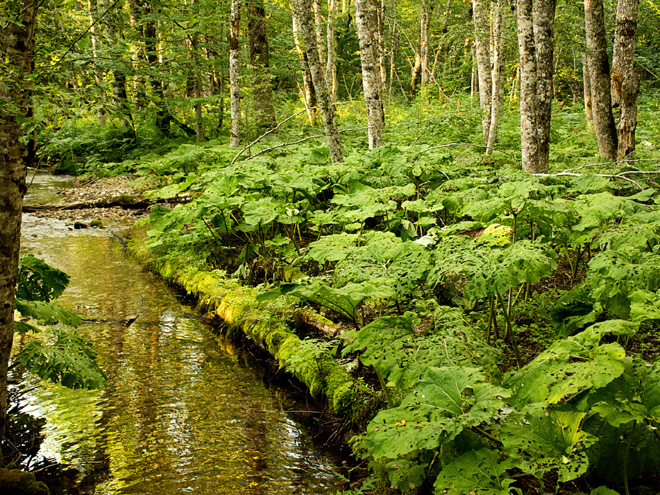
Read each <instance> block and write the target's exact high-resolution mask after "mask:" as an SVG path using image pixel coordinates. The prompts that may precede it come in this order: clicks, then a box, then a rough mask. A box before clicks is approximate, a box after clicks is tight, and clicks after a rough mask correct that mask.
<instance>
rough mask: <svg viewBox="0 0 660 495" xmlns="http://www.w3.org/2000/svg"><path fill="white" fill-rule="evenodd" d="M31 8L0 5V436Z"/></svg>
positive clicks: (27, 3)
mask: <svg viewBox="0 0 660 495" xmlns="http://www.w3.org/2000/svg"><path fill="white" fill-rule="evenodd" d="M37 8H38V5H37V2H34V1H33V0H22V1H16V2H2V3H0V57H2V61H3V63H2V65H0V101H2V102H3V105H2V106H1V107H0V149H1V150H2V153H1V154H0V439H2V438H3V437H4V431H5V424H6V417H7V373H8V369H7V367H8V364H9V356H10V353H11V347H12V342H13V339H14V294H15V290H16V278H17V275H18V255H19V251H20V240H21V217H22V209H23V196H24V195H25V192H26V186H25V175H26V171H27V166H28V164H29V162H30V160H31V158H32V157H33V154H32V152H31V151H30V148H28V147H26V146H25V145H24V144H23V138H24V137H25V135H24V131H23V128H22V125H21V123H22V121H24V120H25V119H26V118H30V117H32V100H31V93H30V90H29V89H28V86H29V83H28V80H29V76H30V73H31V72H32V67H33V59H34V42H35V39H34V37H35V26H36V16H37ZM33 149H34V143H33V144H32V150H33ZM0 454H1V451H0Z"/></svg>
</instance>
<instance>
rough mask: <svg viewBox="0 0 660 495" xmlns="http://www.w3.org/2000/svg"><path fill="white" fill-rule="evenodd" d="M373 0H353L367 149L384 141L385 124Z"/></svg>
mask: <svg viewBox="0 0 660 495" xmlns="http://www.w3.org/2000/svg"><path fill="white" fill-rule="evenodd" d="M375 1H376V0H355V22H356V24H357V31H358V40H359V42H360V60H361V61H362V87H363V90H364V101H365V104H366V106H367V125H368V126H369V130H368V133H369V149H375V148H378V147H379V146H381V145H382V144H383V140H382V137H381V135H382V130H383V126H384V124H385V115H384V112H383V97H382V82H381V79H380V67H379V65H378V62H377V60H378V58H377V53H378V47H377V43H378V38H377V36H376V32H375V31H376V22H377V21H376V12H375V10H376V9H375V5H374V3H375Z"/></svg>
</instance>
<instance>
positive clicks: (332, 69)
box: [325, 0, 339, 103]
mask: <svg viewBox="0 0 660 495" xmlns="http://www.w3.org/2000/svg"><path fill="white" fill-rule="evenodd" d="M338 5H339V3H338V0H328V23H327V45H328V63H327V67H326V69H325V80H326V82H327V84H328V94H329V95H330V101H331V102H332V103H334V102H335V101H337V54H336V52H335V45H336V43H335V19H336V17H337V10H338V9H337V7H338Z"/></svg>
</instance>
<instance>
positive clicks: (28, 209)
mask: <svg viewBox="0 0 660 495" xmlns="http://www.w3.org/2000/svg"><path fill="white" fill-rule="evenodd" d="M191 199H192V198H191V197H190V196H176V197H174V198H167V199H155V200H154V199H148V198H144V197H136V196H131V195H130V194H122V195H121V196H114V197H112V198H104V199H97V200H95V201H76V202H74V203H44V204H41V205H23V212H25V213H33V212H38V211H61V210H86V209H91V208H115V207H120V208H126V209H134V210H139V209H145V208H148V207H150V206H152V205H155V204H157V203H158V204H181V203H189V202H190V201H191Z"/></svg>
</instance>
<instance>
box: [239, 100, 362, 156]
mask: <svg viewBox="0 0 660 495" xmlns="http://www.w3.org/2000/svg"><path fill="white" fill-rule="evenodd" d="M348 103H353V102H350V101H340V102H337V103H333V106H336V105H346V104H348ZM317 108H320V107H318V106H316V107H310V108H307V107H305V109H304V110H301V111H300V112H298V113H296V114H293V115H291V116H289V117H287V118H286V119H284V120H283V121H282V122H280V123H279V124H277V125H276V126H275V127H273V128H272V129H269V130H267V131H266V132H264V133H263V134H262V135H261V136H259V137H258V138H257V139H255V140H254V141H252V142H251V143H250V144H248V145H247V146H246V147H245V148H243V149H242V150H241V151H239V152H238V154H237V155H236V156H235V157H234V159H233V160H232V161H231V164H232V165H233V164H234V163H235V162H236V160H238V157H239V156H241V155H242V154H243V152H244V151H245V150H247V149H249V148H251V147H252V146H254V145H255V144H257V143H258V142H259V141H261V140H262V139H263V138H265V137H266V136H268V134H272V133H273V132H275V131H276V130H277V129H279V128H280V127H282V126H283V125H284V124H286V123H287V122H288V121H289V120H291V119H292V118H294V117H297V116H298V115H300V114H301V113H303V112H306V111H307V110H315V109H317ZM360 129H362V128H360ZM365 129H366V128H365ZM347 130H352V129H347ZM339 132H343V131H339ZM321 136H325V134H322V135H321ZM312 137H318V136H312ZM312 137H309V138H307V139H312ZM307 139H303V140H302V141H296V142H295V143H285V144H282V145H280V146H275V147H274V148H268V150H271V149H275V148H279V147H282V146H287V145H288V144H297V143H302V142H303V141H307ZM268 150H264V151H260V152H259V153H257V154H256V155H254V156H251V157H250V158H248V160H250V159H252V158H254V157H255V156H259V155H261V154H262V153H264V152H265V151H268Z"/></svg>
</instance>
